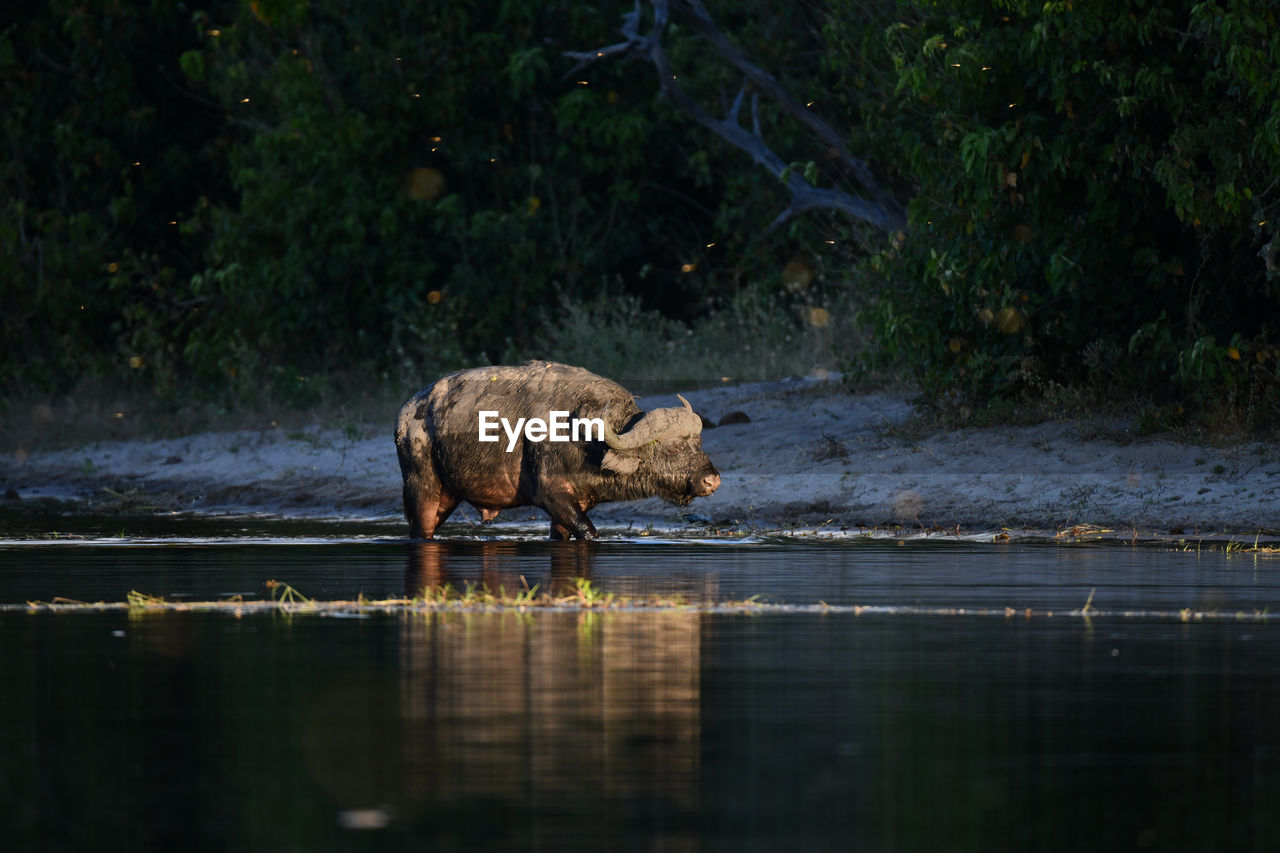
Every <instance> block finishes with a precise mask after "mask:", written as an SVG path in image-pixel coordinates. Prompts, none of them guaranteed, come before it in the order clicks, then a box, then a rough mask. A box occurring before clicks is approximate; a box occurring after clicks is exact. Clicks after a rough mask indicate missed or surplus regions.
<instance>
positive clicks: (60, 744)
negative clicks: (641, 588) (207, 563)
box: [0, 610, 1280, 853]
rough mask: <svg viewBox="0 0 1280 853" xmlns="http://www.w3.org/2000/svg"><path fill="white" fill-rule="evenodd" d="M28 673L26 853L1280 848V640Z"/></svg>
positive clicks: (285, 641) (74, 624)
mask: <svg viewBox="0 0 1280 853" xmlns="http://www.w3.org/2000/svg"><path fill="white" fill-rule="evenodd" d="M0 647H3V648H4V649H7V650H10V651H11V653H8V654H5V655H3V656H0V684H3V685H4V687H5V689H4V691H3V692H0V756H2V758H0V802H2V803H3V804H4V806H5V815H6V830H7V832H8V833H9V835H10V836H12V837H13V838H14V839H16V842H15V843H13V844H8V845H7V846H8V849H40V850H76V849H86V848H94V847H100V846H101V844H100V843H98V842H100V841H101V839H102V838H111V839H113V840H115V841H118V843H119V846H121V847H132V848H135V849H187V848H189V847H191V846H192V841H191V839H192V838H196V839H200V840H201V841H202V842H203V844H197V845H196V846H211V847H212V846H217V847H220V848H223V849H235V850H244V849H264V850H265V849H269V850H272V851H276V850H284V849H298V850H308V851H315V850H327V849H340V848H345V847H346V846H348V844H349V843H350V841H351V839H350V838H349V837H348V835H347V833H349V832H367V833H371V837H370V838H369V840H370V841H374V840H375V839H376V843H377V844H378V847H379V849H406V850H408V849H413V850H420V849H442V850H469V849H477V848H480V849H502V850H556V851H559V850H568V849H675V850H693V849H698V850H733V851H738V850H752V849H778V848H781V847H792V848H794V849H797V850H818V849H849V848H851V847H855V848H863V849H947V850H975V851H978V850H981V851H984V853H985V851H989V850H996V849H1010V850H1030V849H1045V848H1053V849H1090V850H1110V849H1132V848H1133V847H1134V846H1135V845H1137V846H1144V845H1152V844H1154V845H1156V846H1158V847H1159V848H1161V849H1173V850H1205V849H1232V850H1269V849H1270V847H1269V846H1268V845H1269V844H1270V843H1271V842H1272V841H1273V840H1274V838H1275V837H1276V834H1277V833H1280V806H1278V805H1277V804H1278V803H1280V731H1278V730H1277V727H1276V724H1275V721H1276V720H1277V719H1280V654H1277V637H1276V636H1275V632H1274V630H1273V628H1272V626H1268V625H1256V624H1254V625H1249V624H1233V623H1225V622H1224V623H1214V624H1170V623H1160V622H1143V621H1124V622H1118V621H1114V620H1113V621H1111V622H1107V623H1102V622H1099V623H1098V624H1097V625H1087V624H1083V623H1082V622H1080V621H1079V620H1057V619H1055V620H1041V621H1033V622H1024V621H1022V620H1018V619H1011V620H1005V619H980V618H953V619H947V618H936V617H934V618H920V617H889V618H884V617H854V616H851V615H844V616H837V617H821V616H809V615H793V616H786V615H778V614H775V615H768V616H732V615H719V614H707V613H702V614H697V613H691V612H683V611H679V610H664V611H632V612H627V611H607V612H566V611H554V612H547V611H531V612H529V613H525V614H521V613H515V612H489V613H477V612H459V611H437V612H431V613H400V614H394V615H388V614H379V615H373V616H371V617H369V618H360V619H338V618H329V617H322V616H319V615H296V616H287V615H277V616H274V617H273V616H256V617H249V618H243V619H237V618H234V617H232V616H230V615H227V614H212V613H203V614H191V613H172V612H170V613H163V614H149V615H143V616H139V617H134V618H131V617H129V616H128V615H127V614H123V613H99V614H92V613H85V614H83V615H75V616H49V615H39V616H31V615H27V614H13V613H3V614H0ZM17 650H21V651H17ZM6 840H7V841H8V840H9V839H8V837H7V839H6Z"/></svg>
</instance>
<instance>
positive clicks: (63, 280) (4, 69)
mask: <svg viewBox="0 0 1280 853" xmlns="http://www.w3.org/2000/svg"><path fill="white" fill-rule="evenodd" d="M92 5H94V6H96V8H93V9H90V8H88V7H87V6H86V5H85V4H82V3H73V2H69V0H49V2H44V3H31V2H27V3H20V4H17V8H14V9H12V10H11V11H12V12H13V13H14V15H13V20H14V22H13V23H11V24H8V25H7V26H4V27H0V102H3V103H4V105H5V106H4V109H3V110H0V134H3V139H4V150H5V152H6V153H5V159H4V160H3V161H0V340H3V342H4V346H3V347H0V377H2V378H0V382H3V387H5V388H19V387H23V388H26V387H30V386H32V385H35V386H37V387H39V386H45V387H50V386H53V387H57V386H62V385H65V384H67V383H68V381H69V380H70V379H71V378H73V377H76V376H78V375H83V374H86V373H99V374H100V373H105V372H111V373H114V374H116V375H117V376H119V375H126V374H129V373H131V372H137V371H138V370H139V369H141V368H142V366H143V361H142V360H141V359H140V358H138V355H137V351H136V350H134V349H133V348H132V347H129V346H124V345H122V343H123V342H122V340H121V339H122V336H126V335H127V334H128V331H127V327H129V326H130V325H132V323H133V318H134V317H136V316H137V315H138V314H139V313H146V314H149V315H151V316H153V317H156V318H158V319H157V322H156V323H155V324H154V325H160V324H168V323H178V324H181V323H182V322H183V317H184V316H186V315H187V313H188V312H189V311H190V310H191V309H192V306H191V305H190V304H189V302H188V300H187V296H186V294H185V293H184V291H185V284H186V279H187V278H188V277H189V276H190V275H191V274H192V273H193V272H195V270H196V269H197V266H196V264H198V263H199V259H200V248H199V242H198V240H196V239H194V237H193V231H192V229H193V227H194V223H195V220H196V219H198V217H199V216H200V214H201V212H202V211H205V210H207V207H208V204H209V201H210V198H216V192H217V191H218V189H219V186H220V173H219V167H218V162H219V158H218V156H217V154H216V151H217V148H218V146H219V142H220V141H219V137H218V135H217V129H218V115H217V113H218V111H217V109H216V105H215V104H210V103H207V102H205V101H202V100H200V99H199V98H197V97H194V96H192V94H191V93H190V92H188V91H186V90H185V89H184V88H183V87H182V85H181V80H182V73H181V71H180V69H179V67H178V63H177V52H178V51H180V50H181V49H183V48H184V47H191V46H194V45H195V43H196V37H195V34H194V33H192V32H191V31H190V28H189V27H188V26H187V25H186V16H184V15H174V14H172V13H171V12H172V8H171V7H172V5H173V4H169V3H158V2H157V3H141V4H127V3H126V4H119V3H98V4H92ZM189 214H190V218H189V216H188V215H189ZM160 336H161V337H163V338H170V337H172V334H171V333H170V332H169V331H164V332H163V333H160ZM159 343H160V342H157V344H156V345H154V346H153V347H151V349H159Z"/></svg>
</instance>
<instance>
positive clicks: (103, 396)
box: [0, 294, 862, 474]
mask: <svg viewBox="0 0 1280 853" xmlns="http://www.w3.org/2000/svg"><path fill="white" fill-rule="evenodd" d="M815 298H817V297H815ZM823 304H824V306H825V307H824V308H823V310H824V311H825V314H823V315H822V316H823V317H824V318H826V321H825V325H821V326H817V325H814V324H813V323H812V322H808V321H807V320H806V318H808V317H810V316H811V315H810V313H809V306H805V305H802V304H799V303H797V304H795V305H790V306H785V305H783V304H781V303H780V302H778V301H776V300H773V299H771V298H767V297H758V296H755V295H751V294H746V295H742V296H740V297H739V298H737V299H735V300H733V302H732V303H731V304H729V305H727V306H724V307H722V308H721V309H720V310H719V311H716V312H713V313H711V314H709V315H707V316H705V317H703V318H702V319H700V320H698V321H695V322H693V323H691V324H686V323H682V322H679V321H675V320H669V319H666V318H663V317H662V316H661V315H659V314H657V313H655V312H652V311H645V310H644V309H643V308H642V307H641V306H640V304H639V302H638V301H637V300H635V299H634V298H621V299H616V298H615V299H610V300H600V301H596V302H586V303H584V302H564V303H562V304H561V305H560V306H559V307H558V308H557V310H556V312H555V314H554V320H553V322H552V325H551V328H550V329H549V330H548V332H547V334H546V335H544V336H542V337H541V339H542V340H546V341H549V342H550V343H548V344H547V345H545V346H541V347H539V348H537V349H533V348H528V347H523V348H521V347H515V346H512V347H511V348H510V349H509V351H507V352H503V353H500V354H498V355H497V356H496V361H498V362H506V363H518V362H522V361H526V360H529V359H540V358H547V359H553V360H557V361H564V362H568V363H570V364H577V365H581V366H583V367H586V368H587V369H589V370H592V371H594V372H596V373H599V374H600V375H602V376H606V377H608V378H610V379H614V380H615V381H618V382H620V383H621V384H622V385H623V386H624V387H626V388H627V389H628V390H630V391H632V392H634V393H639V394H645V393H656V392H663V393H665V392H668V391H680V390H688V389H691V388H695V387H707V386H711V385H719V384H722V383H723V382H725V381H733V382H744V381H752V380H762V379H777V378H781V377H784V376H792V375H797V374H799V375H803V374H807V373H809V372H810V371H812V370H814V369H815V368H826V369H835V368H837V367H838V365H839V363H840V362H841V360H842V359H843V358H845V357H847V354H848V351H849V350H850V348H851V347H853V348H856V347H858V346H861V344H860V343H859V342H860V341H861V340H862V338H861V335H860V333H859V332H858V331H857V329H856V328H855V327H854V324H853V321H852V316H853V313H854V311H853V305H852V302H851V301H850V297H848V296H835V297H831V298H829V299H825V301H824V303H823ZM851 341H853V342H854V343H850V342H851ZM837 350H839V351H840V352H842V353H844V355H840V354H838V353H837ZM483 362H484V360H483V359H476V360H473V361H472V362H471V363H468V364H465V365H463V364H451V363H441V364H430V365H422V366H416V365H415V366H413V367H402V368H397V369H395V370H382V369H378V368H375V367H372V366H368V365H365V366H361V365H353V366H351V367H350V368H347V369H345V370H344V371H342V372H334V373H330V374H318V375H314V376H309V377H308V380H309V381H308V382H306V384H305V394H303V393H301V392H296V393H295V392H291V391H289V390H288V388H284V390H282V387H283V386H281V385H280V383H278V382H272V381H269V380H270V377H264V381H262V382H258V383H250V382H247V381H245V382H242V383H241V387H252V388H253V389H254V390H253V392H252V396H251V397H237V396H236V392H235V391H233V390H229V389H228V388H188V387H183V388H182V389H181V390H179V391H177V392H174V394H172V395H171V396H168V397H161V396H158V395H157V394H156V393H154V392H153V391H152V390H150V389H149V388H147V387H145V386H143V385H140V384H139V383H138V381H137V380H136V378H133V377H128V376H124V377H114V378H113V377H101V376H95V377H87V378H85V379H84V380H83V381H81V383H80V384H79V385H77V386H76V387H73V388H71V389H69V390H66V391H64V392H58V393H48V392H41V391H39V390H34V391H27V392H22V393H18V394H15V395H13V396H10V397H7V398H4V399H0V453H5V454H9V455H11V456H13V457H15V458H16V459H17V461H18V462H19V463H21V462H22V461H23V460H24V459H25V458H26V456H27V455H28V454H30V453H32V452H35V451H39V450H49V449H55V448H56V449H61V448H67V447H83V446H85V445H89V444H92V443H95V442H99V441H130V440H144V439H145V440H150V439H163V438H178V437H182V436H186V435H191V434H194V433H199V432H207V431H229V430H269V429H271V430H274V429H279V430H283V431H284V432H285V434H286V435H287V436H288V437H289V438H291V439H292V440H295V441H299V442H304V443H317V442H321V441H326V439H320V438H317V437H316V436H315V435H314V434H313V433H311V432H306V431H304V430H305V429H306V428H308V427H315V426H318V425H319V426H328V427H334V428H336V429H337V430H339V431H340V433H341V440H342V441H344V442H345V443H346V444H353V443H355V442H357V441H358V440H359V439H360V438H361V437H364V436H367V435H371V434H382V433H389V432H390V422H391V419H392V416H393V415H394V413H395V412H396V411H397V410H398V409H399V407H400V405H401V404H402V403H403V402H404V401H405V400H406V399H407V398H408V397H409V396H410V395H411V394H413V393H415V392H417V391H418V390H420V389H421V388H423V387H425V386H426V385H428V384H429V383H431V382H433V381H435V380H436V379H437V378H438V377H439V376H440V375H441V374H443V373H445V372H448V371H449V370H453V369H457V368H459V367H464V366H474V365H476V364H481V363H483ZM85 465H86V466H87V470H86V471H85V472H84V473H86V474H90V473H92V465H93V463H92V461H91V460H88V459H87V458H86V461H85Z"/></svg>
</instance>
